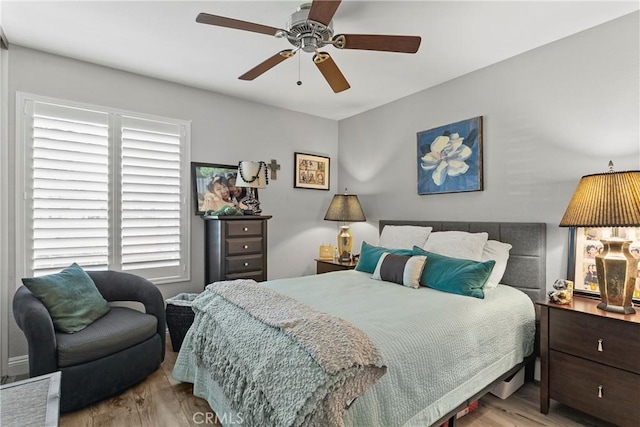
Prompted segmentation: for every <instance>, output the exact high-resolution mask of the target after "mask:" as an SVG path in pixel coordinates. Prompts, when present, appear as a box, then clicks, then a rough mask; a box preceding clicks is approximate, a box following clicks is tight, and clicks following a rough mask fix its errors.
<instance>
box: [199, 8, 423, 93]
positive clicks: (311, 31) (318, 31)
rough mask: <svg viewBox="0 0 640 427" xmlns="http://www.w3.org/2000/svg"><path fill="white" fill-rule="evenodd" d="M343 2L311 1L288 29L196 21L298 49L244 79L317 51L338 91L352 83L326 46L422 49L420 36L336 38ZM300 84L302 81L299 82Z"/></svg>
mask: <svg viewBox="0 0 640 427" xmlns="http://www.w3.org/2000/svg"><path fill="white" fill-rule="evenodd" d="M341 2H342V0H313V2H311V3H304V4H302V5H301V6H300V7H298V10H296V11H295V12H294V13H293V14H291V15H290V16H289V18H288V21H287V27H286V29H282V28H275V27H270V26H268V25H262V24H256V23H254V22H247V21H241V20H239V19H233V18H227V17H225V16H217V15H211V14H208V13H200V14H198V16H197V18H196V22H199V23H202V24H208V25H215V26H218V27H226V28H232V29H236V30H242V31H250V32H253V33H261V34H266V35H271V36H275V37H276V38H286V39H287V41H288V42H289V43H291V44H292V45H293V46H294V49H286V50H283V51H281V52H279V53H276V54H275V55H273V56H271V57H269V58H267V59H266V60H264V61H262V62H261V63H260V64H258V65H256V66H255V67H253V68H252V69H251V70H249V71H247V72H246V73H244V74H243V75H241V76H240V77H239V79H240V80H253V79H255V78H256V77H259V76H260V75H262V74H264V73H265V72H267V71H269V70H270V69H271V68H273V67H275V66H276V65H278V64H280V63H281V62H282V61H284V60H286V59H288V58H291V57H292V56H294V55H295V54H296V52H298V51H299V50H302V51H303V52H307V53H315V55H314V56H313V62H314V64H315V65H316V67H317V68H318V69H319V70H320V72H321V73H322V75H323V76H324V78H325V80H326V81H327V83H329V86H331V89H333V91H334V92H335V93H339V92H342V91H345V90H347V89H349V88H350V87H351V86H350V85H349V82H347V79H346V78H345V77H344V75H343V74H342V72H341V71H340V69H339V68H338V66H337V65H336V63H335V61H334V60H333V59H332V58H331V56H330V55H329V54H328V53H326V52H320V51H319V50H320V49H321V48H323V47H324V46H327V45H332V46H334V47H336V48H338V49H356V50H371V51H379V52H400V53H416V52H417V51H418V48H419V47H420V41H421V38H420V37H419V36H399V35H382V34H339V35H336V36H335V38H334V36H333V16H334V14H335V13H336V10H337V9H338V7H339V6H340V3H341ZM300 84H301V82H300V80H298V85H300Z"/></svg>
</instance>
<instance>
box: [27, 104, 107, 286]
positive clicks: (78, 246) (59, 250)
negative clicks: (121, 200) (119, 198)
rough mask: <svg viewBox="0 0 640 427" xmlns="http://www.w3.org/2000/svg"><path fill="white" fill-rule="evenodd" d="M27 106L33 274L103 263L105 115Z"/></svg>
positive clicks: (65, 108) (105, 256) (45, 106)
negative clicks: (30, 126) (30, 142)
mask: <svg viewBox="0 0 640 427" xmlns="http://www.w3.org/2000/svg"><path fill="white" fill-rule="evenodd" d="M33 110H34V111H33V153H32V158H33V164H32V171H33V172H32V173H33V183H32V190H33V208H32V212H33V223H32V227H33V253H32V262H33V270H34V274H36V275H42V274H49V273H53V272H57V271H60V269H62V268H64V267H67V266H69V265H70V264H71V263H73V262H77V263H78V264H80V265H83V266H86V267H93V268H107V266H108V246H109V232H108V231H109V224H108V210H109V209H108V208H109V207H108V202H109V170H108V163H109V147H108V145H109V130H108V119H109V117H108V115H107V114H105V113H100V112H96V111H89V110H79V109H75V108H68V107H63V106H58V105H52V104H44V103H36V104H35V105H34V109H33Z"/></svg>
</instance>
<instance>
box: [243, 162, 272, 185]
mask: <svg viewBox="0 0 640 427" xmlns="http://www.w3.org/2000/svg"><path fill="white" fill-rule="evenodd" d="M267 184H268V178H267V165H266V163H265V162H251V161H242V162H240V163H238V176H237V177H236V187H249V188H266V187H267Z"/></svg>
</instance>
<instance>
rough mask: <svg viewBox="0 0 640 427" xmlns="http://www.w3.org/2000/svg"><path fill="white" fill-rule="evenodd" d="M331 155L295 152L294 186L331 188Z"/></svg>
mask: <svg viewBox="0 0 640 427" xmlns="http://www.w3.org/2000/svg"><path fill="white" fill-rule="evenodd" d="M329 162H330V159H329V157H324V156H316V155H313V154H305V153H294V157H293V164H294V173H293V187H294V188H310V189H312V190H329V182H330V175H329V173H330V172H329V171H330V167H329Z"/></svg>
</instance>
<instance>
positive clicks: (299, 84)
mask: <svg viewBox="0 0 640 427" xmlns="http://www.w3.org/2000/svg"><path fill="white" fill-rule="evenodd" d="M300 56H301V55H298V81H297V82H296V84H297V85H298V86H302V80H300Z"/></svg>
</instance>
